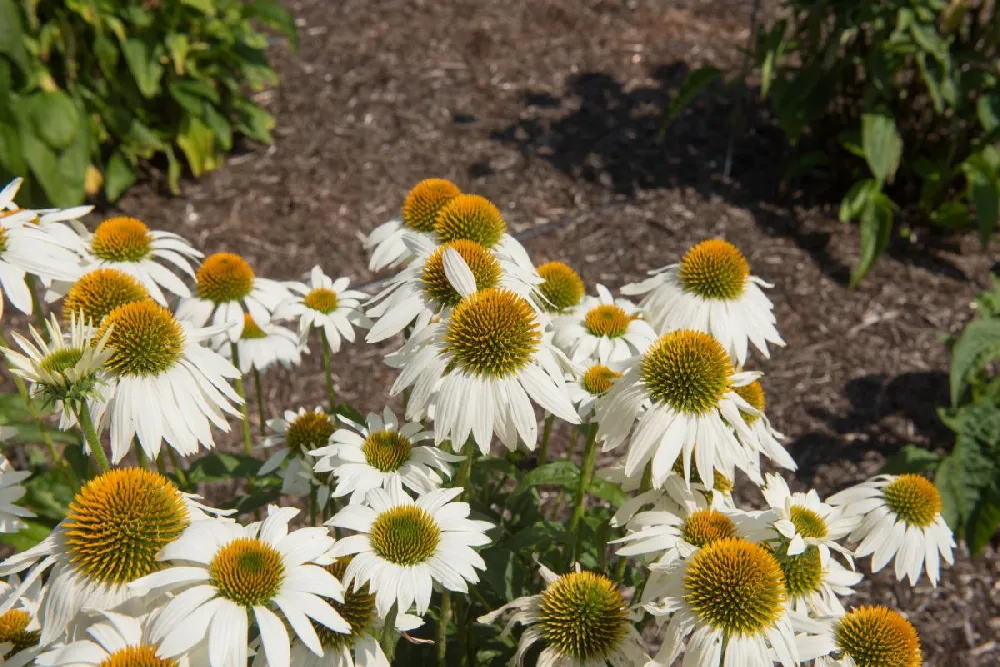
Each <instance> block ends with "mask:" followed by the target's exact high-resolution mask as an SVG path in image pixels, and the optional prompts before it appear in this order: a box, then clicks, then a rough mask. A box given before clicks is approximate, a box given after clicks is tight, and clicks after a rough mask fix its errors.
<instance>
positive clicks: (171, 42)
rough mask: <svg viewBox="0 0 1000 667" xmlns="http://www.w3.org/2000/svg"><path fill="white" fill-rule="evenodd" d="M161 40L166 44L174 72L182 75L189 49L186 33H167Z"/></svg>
mask: <svg viewBox="0 0 1000 667" xmlns="http://www.w3.org/2000/svg"><path fill="white" fill-rule="evenodd" d="M163 41H164V44H166V46H167V54H168V55H169V56H170V60H172V61H173V63H174V72H175V73H176V74H177V75H178V76H181V75H183V74H184V70H185V67H186V66H187V56H188V51H189V50H190V49H191V45H190V43H189V42H188V38H187V35H181V34H177V33H172V34H169V35H167V36H166V38H165V39H164V40H163Z"/></svg>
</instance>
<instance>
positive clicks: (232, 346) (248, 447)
mask: <svg viewBox="0 0 1000 667" xmlns="http://www.w3.org/2000/svg"><path fill="white" fill-rule="evenodd" d="M229 351H230V355H231V356H232V358H233V366H236V370H237V371H239V368H240V351H239V348H238V347H237V346H236V343H234V342H232V341H230V342H229ZM234 384H235V385H236V393H237V394H239V397H240V398H241V399H243V402H242V403H241V404H240V414H241V415H242V416H243V451H245V452H246V453H247V454H252V453H253V443H252V442H251V440H250V415H249V413H248V412H247V392H246V389H244V387H243V375H242V373H241V374H240V375H238V376H237V377H236V382H235V383H234Z"/></svg>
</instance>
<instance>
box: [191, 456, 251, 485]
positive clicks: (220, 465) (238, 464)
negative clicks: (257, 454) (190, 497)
mask: <svg viewBox="0 0 1000 667" xmlns="http://www.w3.org/2000/svg"><path fill="white" fill-rule="evenodd" d="M261 464H262V462H261V461H260V460H259V459H257V458H254V457H253V456H247V455H246V454H223V453H221V452H215V453H212V454H207V455H205V456H203V457H201V458H200V459H198V460H197V461H195V462H194V463H193V464H192V465H191V468H190V469H189V470H188V479H189V480H190V481H191V482H192V483H194V484H197V483H201V482H217V481H222V480H229V479H234V478H240V477H243V478H248V477H256V475H257V471H258V470H260V466H261Z"/></svg>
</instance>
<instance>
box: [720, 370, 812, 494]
mask: <svg viewBox="0 0 1000 667" xmlns="http://www.w3.org/2000/svg"><path fill="white" fill-rule="evenodd" d="M733 391H735V392H736V395H737V396H739V397H740V398H742V399H743V400H744V401H746V402H747V404H749V405H750V407H752V408H753V409H754V410H756V412H750V413H747V414H745V415H744V417H743V420H744V421H745V422H746V425H747V426H748V427H749V428H750V432H751V433H753V436H754V437H753V440H751V441H750V442H748V443H747V444H749V445H751V446H755V447H756V449H757V450H758V451H759V452H760V453H762V454H764V455H765V456H766V457H767V458H769V459H770V460H771V461H772V462H773V463H774V464H776V465H778V466H781V467H782V468H786V469H788V470H795V469H797V468H798V465H796V463H795V459H793V458H792V455H791V454H789V453H788V450H787V449H785V446H784V445H782V444H781V440H783V439H784V437H785V436H783V435H782V434H781V433H778V432H777V431H775V430H774V428H773V427H772V426H771V422H770V420H769V419H768V418H767V415H765V414H764V407H765V406H766V404H767V399H766V396H765V394H764V387H762V386H761V384H760V380H754V381H753V382H751V383H750V384H745V385H743V386H740V387H735V388H734V389H733ZM751 458H752V461H751V466H752V468H753V470H754V473H753V475H752V476H753V477H755V478H759V477H760V456H759V455H757V456H753V457H751Z"/></svg>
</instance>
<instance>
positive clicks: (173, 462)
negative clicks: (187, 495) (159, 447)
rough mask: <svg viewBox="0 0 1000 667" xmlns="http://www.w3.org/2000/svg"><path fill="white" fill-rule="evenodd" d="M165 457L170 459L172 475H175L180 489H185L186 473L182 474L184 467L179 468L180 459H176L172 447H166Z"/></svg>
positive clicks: (186, 483) (186, 484)
mask: <svg viewBox="0 0 1000 667" xmlns="http://www.w3.org/2000/svg"><path fill="white" fill-rule="evenodd" d="M167 456H169V457H170V464H171V465H173V467H174V474H175V475H177V482H178V483H179V484H180V485H181V488H182V489H184V488H187V486H188V476H187V473H186V472H184V467H183V466H181V462H180V459H178V458H177V454H176V453H175V452H174V448H173V447H167Z"/></svg>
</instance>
